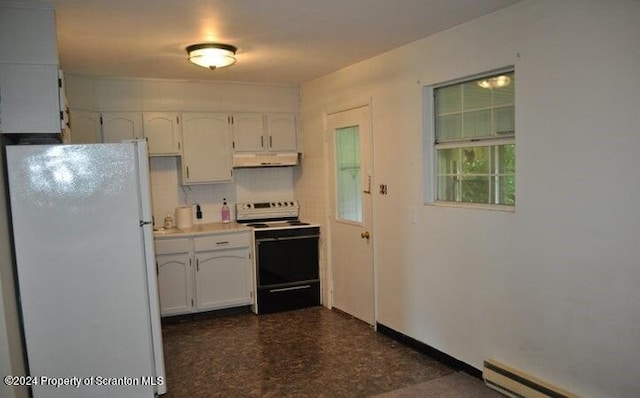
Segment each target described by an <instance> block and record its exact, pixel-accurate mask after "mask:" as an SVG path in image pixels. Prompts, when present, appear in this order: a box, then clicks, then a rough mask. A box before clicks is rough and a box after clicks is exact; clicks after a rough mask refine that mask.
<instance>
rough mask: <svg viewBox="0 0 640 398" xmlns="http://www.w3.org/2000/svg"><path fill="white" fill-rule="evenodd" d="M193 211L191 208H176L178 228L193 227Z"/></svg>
mask: <svg viewBox="0 0 640 398" xmlns="http://www.w3.org/2000/svg"><path fill="white" fill-rule="evenodd" d="M192 213H193V209H191V206H182V207H176V226H177V227H178V228H180V229H184V228H191V227H192V226H193V214H192Z"/></svg>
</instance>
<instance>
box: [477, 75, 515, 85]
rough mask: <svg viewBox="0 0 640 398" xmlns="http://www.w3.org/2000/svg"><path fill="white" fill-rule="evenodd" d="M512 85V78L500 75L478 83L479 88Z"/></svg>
mask: <svg viewBox="0 0 640 398" xmlns="http://www.w3.org/2000/svg"><path fill="white" fill-rule="evenodd" d="M510 83H511V78H510V77H509V76H505V75H500V76H494V77H490V78H488V79H484V80H480V81H479V82H478V86H480V87H482V88H500V87H505V86H508V85H509V84H510Z"/></svg>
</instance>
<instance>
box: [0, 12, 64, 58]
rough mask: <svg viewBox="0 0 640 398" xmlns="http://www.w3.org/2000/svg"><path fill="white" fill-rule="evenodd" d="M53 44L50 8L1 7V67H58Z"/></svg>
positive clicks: (54, 29)
mask: <svg viewBox="0 0 640 398" xmlns="http://www.w3.org/2000/svg"><path fill="white" fill-rule="evenodd" d="M56 40H57V35H56V17H55V12H54V10H53V8H52V7H51V6H45V5H44V4H35V3H34V4H28V2H23V4H20V3H18V2H12V3H9V2H6V3H4V4H0V63H7V64H40V65H58V47H57V45H56Z"/></svg>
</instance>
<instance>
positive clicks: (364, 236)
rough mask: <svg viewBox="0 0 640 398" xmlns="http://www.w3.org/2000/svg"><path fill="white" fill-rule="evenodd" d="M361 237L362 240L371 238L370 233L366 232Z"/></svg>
mask: <svg viewBox="0 0 640 398" xmlns="http://www.w3.org/2000/svg"><path fill="white" fill-rule="evenodd" d="M360 237H361V238H362V239H369V238H370V237H371V236H370V235H369V231H365V232H363V233H361V234H360Z"/></svg>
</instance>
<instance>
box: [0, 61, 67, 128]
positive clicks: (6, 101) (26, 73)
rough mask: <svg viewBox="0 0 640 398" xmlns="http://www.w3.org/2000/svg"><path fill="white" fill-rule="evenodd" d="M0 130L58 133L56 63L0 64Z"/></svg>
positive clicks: (58, 109) (58, 96)
mask: <svg viewBox="0 0 640 398" xmlns="http://www.w3.org/2000/svg"><path fill="white" fill-rule="evenodd" d="M0 133H56V134H57V133H60V93H59V88H58V66H57V65H24V64H22V65H21V64H0Z"/></svg>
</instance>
